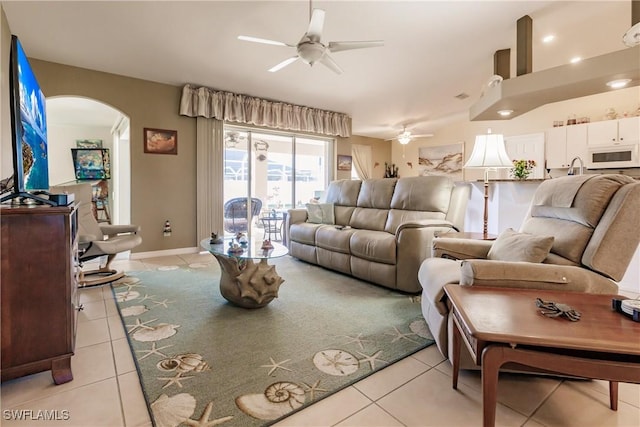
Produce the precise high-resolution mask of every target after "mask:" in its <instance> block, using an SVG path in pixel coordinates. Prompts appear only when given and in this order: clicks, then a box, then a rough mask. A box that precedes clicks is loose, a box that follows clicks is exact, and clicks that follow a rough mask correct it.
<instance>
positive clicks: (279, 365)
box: [260, 357, 293, 376]
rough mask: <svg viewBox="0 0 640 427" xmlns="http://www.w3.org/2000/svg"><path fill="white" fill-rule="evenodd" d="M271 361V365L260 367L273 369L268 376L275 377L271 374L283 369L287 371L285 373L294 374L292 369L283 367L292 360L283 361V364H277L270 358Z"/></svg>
mask: <svg viewBox="0 0 640 427" xmlns="http://www.w3.org/2000/svg"><path fill="white" fill-rule="evenodd" d="M269 360H270V361H271V365H260V367H261V368H271V369H270V370H269V373H268V374H267V375H269V376H275V375H271V374H273V373H274V372H275V371H277V370H278V369H282V370H285V371H289V372H293V371H292V370H291V369H289V368H285V367H284V366H282V365H283V364H285V363H287V362H290V361H291V359H287V360H283V361H282V362H277V363H276V361H275V360H273V357H270V358H269Z"/></svg>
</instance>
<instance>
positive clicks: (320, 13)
mask: <svg viewBox="0 0 640 427" xmlns="http://www.w3.org/2000/svg"><path fill="white" fill-rule="evenodd" d="M323 27H324V10H322V9H313V13H312V15H311V20H310V21H309V28H307V33H306V34H305V35H306V36H307V37H308V38H309V40H311V41H314V42H319V41H320V38H321V37H322V28H323Z"/></svg>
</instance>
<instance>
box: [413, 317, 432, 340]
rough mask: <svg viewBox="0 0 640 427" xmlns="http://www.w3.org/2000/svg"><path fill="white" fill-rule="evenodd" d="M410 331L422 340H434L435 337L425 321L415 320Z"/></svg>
mask: <svg viewBox="0 0 640 427" xmlns="http://www.w3.org/2000/svg"><path fill="white" fill-rule="evenodd" d="M409 329H411V332H413V333H414V334H416V335H417V336H419V337H421V338H427V339H433V335H431V331H429V327H428V326H427V322H425V320H424V319H418V320H414V321H413V322H411V323H410V324H409Z"/></svg>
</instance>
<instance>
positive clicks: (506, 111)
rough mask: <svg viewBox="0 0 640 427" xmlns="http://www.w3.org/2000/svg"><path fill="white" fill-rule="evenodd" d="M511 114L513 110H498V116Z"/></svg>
mask: <svg viewBox="0 0 640 427" xmlns="http://www.w3.org/2000/svg"><path fill="white" fill-rule="evenodd" d="M511 113H513V110H500V111H498V114H500V115H501V116H502V117H507V116H510V115H511Z"/></svg>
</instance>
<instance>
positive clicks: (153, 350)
mask: <svg viewBox="0 0 640 427" xmlns="http://www.w3.org/2000/svg"><path fill="white" fill-rule="evenodd" d="M169 347H173V344H169V345H165V346H164V347H160V348H156V342H155V341H153V342H152V343H151V350H136V353H147V354H145V355H144V356H142V357H140V358H138V360H144V359H146V358H147V357H149V356H151V355H152V354H155V355H157V356H160V357H164V358H167V357H169V356H167V355H166V354H164V353H160V350H162V349H165V348H169Z"/></svg>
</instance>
